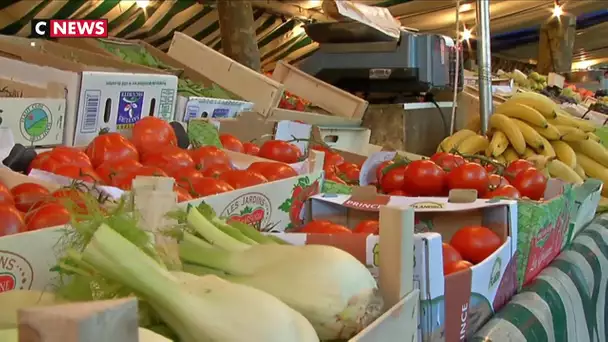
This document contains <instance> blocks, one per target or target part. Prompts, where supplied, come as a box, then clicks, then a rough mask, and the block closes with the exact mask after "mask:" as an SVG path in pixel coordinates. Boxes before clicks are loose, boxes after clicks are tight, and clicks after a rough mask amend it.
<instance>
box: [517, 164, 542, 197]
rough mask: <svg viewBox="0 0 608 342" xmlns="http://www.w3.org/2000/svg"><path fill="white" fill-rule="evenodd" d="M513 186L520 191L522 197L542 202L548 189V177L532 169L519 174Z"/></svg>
mask: <svg viewBox="0 0 608 342" xmlns="http://www.w3.org/2000/svg"><path fill="white" fill-rule="evenodd" d="M511 184H512V185H513V186H514V187H516V188H517V190H519V193H520V194H521V196H522V197H528V198H529V199H532V200H540V199H541V198H543V196H544V194H545V189H546V188H547V176H545V175H544V174H543V173H542V172H541V171H539V170H537V169H536V168H534V167H532V168H529V169H526V170H524V171H521V172H520V173H518V174H517V176H516V177H515V179H514V180H513V181H512V182H511Z"/></svg>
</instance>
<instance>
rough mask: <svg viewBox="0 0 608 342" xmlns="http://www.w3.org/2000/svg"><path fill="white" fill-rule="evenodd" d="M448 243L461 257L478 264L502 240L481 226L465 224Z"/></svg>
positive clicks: (498, 245) (496, 247)
mask: <svg viewBox="0 0 608 342" xmlns="http://www.w3.org/2000/svg"><path fill="white" fill-rule="evenodd" d="M450 245H452V247H454V248H456V250H457V251H458V252H460V255H462V258H463V259H465V260H467V261H470V262H472V263H473V264H478V263H480V262H482V261H484V260H485V259H486V258H487V257H489V256H490V255H491V254H492V253H494V252H495V251H496V250H497V249H498V248H499V247H500V245H502V241H501V239H500V236H498V235H497V234H496V233H494V232H493V231H491V230H490V229H489V228H486V227H483V226H467V227H463V228H460V229H459V230H458V231H457V232H456V233H455V234H454V235H453V236H452V240H450Z"/></svg>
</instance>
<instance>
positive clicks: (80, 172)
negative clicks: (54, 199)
mask: <svg viewBox="0 0 608 342" xmlns="http://www.w3.org/2000/svg"><path fill="white" fill-rule="evenodd" d="M53 173H54V174H56V175H60V176H64V177H68V178H71V179H76V180H81V181H83V182H88V183H103V181H102V180H101V178H100V177H99V176H98V175H97V173H96V172H95V170H93V168H91V167H81V166H77V165H63V166H58V167H57V168H56V169H55V171H54V172H53Z"/></svg>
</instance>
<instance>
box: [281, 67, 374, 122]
mask: <svg viewBox="0 0 608 342" xmlns="http://www.w3.org/2000/svg"><path fill="white" fill-rule="evenodd" d="M272 78H273V79H274V80H275V81H277V82H280V83H282V84H283V85H284V86H285V90H286V91H289V92H290V93H293V94H294V95H296V96H299V97H301V98H303V99H305V100H306V101H309V102H311V103H312V104H313V105H314V106H317V107H320V108H322V109H324V110H326V111H328V112H329V113H331V114H333V115H337V116H342V117H345V118H350V119H361V118H362V117H363V114H364V113H365V110H366V109H367V105H368V103H367V101H365V100H363V99H361V98H359V97H357V96H355V95H353V94H351V93H348V92H346V91H344V90H342V89H339V88H337V87H334V86H333V85H331V84H329V83H325V82H323V81H321V80H319V79H317V78H315V77H313V76H311V75H309V74H307V73H305V72H303V71H302V70H300V69H298V68H296V67H294V66H291V65H289V64H287V63H285V62H283V61H279V62H278V63H277V65H276V67H275V69H274V72H273V73H272Z"/></svg>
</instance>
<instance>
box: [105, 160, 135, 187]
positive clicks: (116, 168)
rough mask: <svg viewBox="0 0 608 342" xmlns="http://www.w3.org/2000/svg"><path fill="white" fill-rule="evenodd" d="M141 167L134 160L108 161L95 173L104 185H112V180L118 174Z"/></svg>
mask: <svg viewBox="0 0 608 342" xmlns="http://www.w3.org/2000/svg"><path fill="white" fill-rule="evenodd" d="M139 167H142V165H141V163H140V162H138V161H137V160H135V159H123V160H118V161H112V160H109V161H107V162H105V163H103V164H101V165H99V167H97V168H96V169H95V172H96V173H97V175H98V176H99V178H101V181H102V182H103V183H104V184H112V179H113V178H114V177H116V176H117V175H118V174H119V173H120V172H123V171H128V170H133V169H136V168H139Z"/></svg>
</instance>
